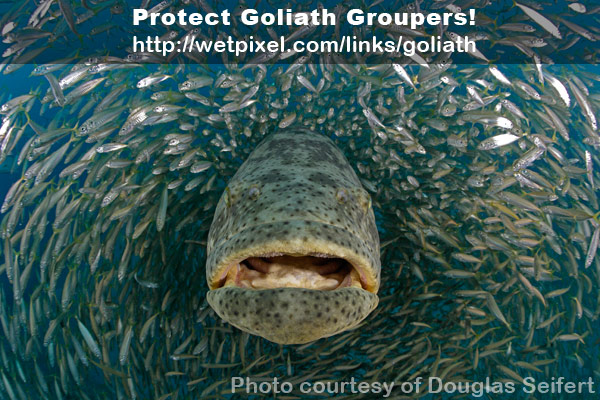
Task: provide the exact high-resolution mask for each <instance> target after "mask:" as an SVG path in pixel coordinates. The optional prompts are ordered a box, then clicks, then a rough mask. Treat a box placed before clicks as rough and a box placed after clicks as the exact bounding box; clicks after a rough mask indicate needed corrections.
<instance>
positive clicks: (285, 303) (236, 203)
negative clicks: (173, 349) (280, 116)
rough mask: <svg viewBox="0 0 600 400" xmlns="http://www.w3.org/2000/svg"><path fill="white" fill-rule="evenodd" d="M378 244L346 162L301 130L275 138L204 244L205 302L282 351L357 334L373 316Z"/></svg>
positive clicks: (233, 190) (232, 188)
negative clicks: (278, 345)
mask: <svg viewBox="0 0 600 400" xmlns="http://www.w3.org/2000/svg"><path fill="white" fill-rule="evenodd" d="M380 269H381V267H380V259H379V236H378V233H377V228H376V225H375V218H374V214H373V210H372V208H371V200H370V197H369V195H368V193H367V192H366V191H365V190H364V189H363V188H362V186H361V183H360V181H359V179H358V177H357V176H356V174H355V173H354V171H353V170H352V168H351V167H350V165H349V163H348V161H347V160H346V158H345V157H344V155H343V154H342V152H341V151H340V150H339V149H338V148H337V147H335V145H334V144H333V142H332V141H331V140H329V139H328V138H327V137H325V136H323V135H320V134H317V133H314V132H311V131H309V130H305V129H290V130H286V131H283V132H278V133H276V134H271V135H270V136H268V137H267V138H266V139H265V140H264V141H263V142H261V143H260V144H259V145H258V146H257V148H256V149H255V150H254V151H253V152H252V153H251V155H250V156H249V158H248V159H247V160H246V161H245V162H244V164H243V165H242V166H241V167H240V169H239V170H238V171H237V173H236V174H235V176H234V177H233V178H232V179H231V181H230V182H229V183H228V185H227V188H226V189H225V191H224V193H223V195H222V196H221V199H220V200H219V203H218V205H217V208H216V211H215V215H214V220H213V222H212V225H211V228H210V232H209V237H208V243H207V264H206V277H207V282H208V284H209V286H210V289H211V290H210V291H209V292H208V295H207V297H208V302H209V304H210V305H211V306H212V308H213V309H214V310H215V311H216V312H217V314H218V315H219V316H220V317H221V318H223V319H224V320H225V321H227V322H229V323H230V324H232V325H234V326H236V327H238V328H240V329H242V330H244V331H247V332H250V333H252V334H255V335H260V336H262V337H264V338H266V339H268V340H270V341H273V342H276V343H283V344H299V343H306V342H310V341H313V340H316V339H319V338H321V337H327V336H331V335H334V334H337V333H339V332H342V331H345V330H348V329H351V328H354V327H356V326H357V325H358V324H359V323H360V322H361V321H362V320H363V319H364V318H365V317H366V316H367V315H368V314H369V313H370V312H371V311H372V310H373V309H374V308H375V307H376V306H377V303H378V297H377V295H376V293H377V291H378V289H379V282H380Z"/></svg>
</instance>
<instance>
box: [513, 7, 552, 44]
mask: <svg viewBox="0 0 600 400" xmlns="http://www.w3.org/2000/svg"><path fill="white" fill-rule="evenodd" d="M515 5H516V6H517V7H519V8H520V9H521V10H523V12H524V13H525V14H527V16H529V18H531V19H532V20H534V21H535V22H537V23H538V24H540V26H541V27H542V28H544V29H545V30H546V31H548V32H549V33H550V34H551V35H552V36H554V37H556V38H557V39H562V35H561V34H560V31H559V30H558V28H557V27H556V25H554V24H553V23H552V22H551V21H550V20H549V19H548V18H546V17H544V16H543V15H542V14H540V13H539V12H537V11H535V10H534V9H532V8H529V7H527V6H524V5H522V4H519V3H515Z"/></svg>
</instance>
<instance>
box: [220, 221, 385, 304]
mask: <svg viewBox="0 0 600 400" xmlns="http://www.w3.org/2000/svg"><path fill="white" fill-rule="evenodd" d="M294 225H297V226H302V228H299V229H298V230H297V231H294ZM281 226H285V227H287V228H288V229H286V230H285V231H284V232H291V233H288V234H287V235H286V234H282V235H281V237H278V236H277V234H276V233H274V234H273V235H272V236H271V237H269V239H268V240H262V241H260V242H259V243H252V242H253V240H252V237H254V236H256V234H257V233H260V232H261V231H263V232H265V231H266V232H277V228H281ZM306 226H309V227H310V228H311V230H313V231H315V230H319V231H320V230H322V231H328V232H332V233H337V235H333V234H332V235H329V237H328V238H327V239H325V238H324V237H315V235H314V234H311V233H310V232H306V231H304V232H303V230H305V229H306ZM343 238H345V239H346V242H345V243H346V244H344V239H343ZM348 239H351V240H352V242H353V243H355V244H356V243H360V244H361V245H362V246H364V247H365V248H366V247H367V244H366V243H364V242H363V240H362V239H360V238H359V237H357V236H356V235H355V234H354V233H353V232H350V231H348V230H346V229H343V228H341V227H338V226H335V225H331V224H327V223H323V222H320V221H319V222H316V221H304V220H298V221H289V220H286V221H276V222H272V223H266V224H261V225H254V226H250V227H246V228H245V229H243V230H240V231H239V232H237V233H236V234H235V235H233V236H231V237H229V238H228V239H226V240H224V241H221V242H219V243H217V245H216V246H215V249H214V251H213V254H218V253H221V252H222V253H223V254H225V256H224V257H223V258H222V259H221V260H218V262H217V266H216V268H215V270H214V273H213V274H212V279H211V280H210V282H209V286H210V289H211V290H214V289H218V288H222V287H223V286H224V284H225V281H226V278H227V274H228V273H229V271H230V269H231V268H234V267H236V266H237V265H239V264H240V263H242V262H244V261H245V260H247V259H249V258H254V257H270V256H273V255H289V256H315V257H327V258H332V259H342V260H344V261H346V262H347V263H348V264H349V265H350V266H351V267H352V268H353V269H354V270H355V271H356V272H357V273H358V276H359V278H360V284H361V286H362V289H363V290H366V291H368V292H371V293H377V290H378V289H379V288H378V283H377V282H378V281H377V279H376V277H375V275H374V273H373V268H372V267H371V266H370V262H369V260H368V259H367V257H365V256H363V255H361V254H360V252H357V251H355V250H353V249H352V248H351V247H350V246H348V245H347V243H348ZM236 247H237V249H236ZM248 290H262V289H248Z"/></svg>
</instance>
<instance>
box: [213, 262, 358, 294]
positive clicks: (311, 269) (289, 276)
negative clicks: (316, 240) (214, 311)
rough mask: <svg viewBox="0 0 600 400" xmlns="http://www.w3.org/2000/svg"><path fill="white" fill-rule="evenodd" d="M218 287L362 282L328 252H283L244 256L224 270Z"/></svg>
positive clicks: (330, 285)
mask: <svg viewBox="0 0 600 400" xmlns="http://www.w3.org/2000/svg"><path fill="white" fill-rule="evenodd" d="M217 286H218V287H225V286H237V287H241V288H247V289H258V290H260V289H275V288H304V289H314V290H335V289H341V288H344V287H356V288H362V289H365V290H366V282H364V280H363V281H361V278H360V273H359V272H358V270H357V269H356V268H354V267H353V266H352V264H350V263H349V262H348V261H346V260H344V259H343V258H338V257H335V256H332V255H328V254H314V255H289V254H283V253H271V254H263V255H259V256H255V257H248V258H246V259H244V260H242V261H240V262H238V263H235V264H234V265H231V266H230V267H229V268H228V269H227V270H226V275H225V277H224V278H223V279H222V280H221V282H220V283H219V284H218V285H217Z"/></svg>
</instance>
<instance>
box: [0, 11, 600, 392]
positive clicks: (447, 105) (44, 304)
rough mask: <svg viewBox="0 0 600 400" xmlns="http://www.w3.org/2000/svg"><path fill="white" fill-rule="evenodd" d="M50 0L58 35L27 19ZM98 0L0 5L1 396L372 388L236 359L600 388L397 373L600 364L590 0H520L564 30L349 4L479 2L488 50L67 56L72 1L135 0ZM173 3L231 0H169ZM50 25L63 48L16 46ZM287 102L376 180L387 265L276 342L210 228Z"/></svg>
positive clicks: (594, 29)
mask: <svg viewBox="0 0 600 400" xmlns="http://www.w3.org/2000/svg"><path fill="white" fill-rule="evenodd" d="M44 3H49V4H48V7H49V11H48V13H49V15H51V16H52V17H51V18H49V22H48V25H47V26H46V27H48V26H49V27H51V28H52V29H49V31H52V35H51V36H50V35H46V34H41V33H40V31H44V29H45V28H36V29H31V28H27V27H26V25H27V22H28V20H29V19H30V18H31V14H32V12H33V11H34V10H36V9H38V7H39V6H40V5H41V4H44ZM83 3H86V2H81V4H80V3H79V2H70V1H66V0H61V1H53V0H46V2H27V1H23V2H17V1H16V2H7V3H3V4H2V6H3V7H6V10H5V12H4V13H3V14H2V24H1V25H2V27H3V32H2V36H3V38H4V40H5V43H6V45H7V48H8V47H9V46H14V45H15V44H19V43H20V44H23V46H22V49H17V50H15V51H16V53H13V52H12V51H11V52H8V53H6V52H5V53H4V55H3V60H4V64H2V66H0V68H1V69H2V72H3V73H2V75H0V87H1V89H2V90H1V92H0V104H2V105H1V106H0V114H1V116H2V122H1V124H0V161H2V164H1V168H2V172H1V175H0V199H1V201H2V202H3V203H2V206H1V210H0V211H1V213H2V215H1V218H2V220H1V222H0V233H1V241H2V244H1V245H0V263H1V265H0V282H1V286H0V289H1V291H0V398H2V399H11V400H13V399H38V398H40V399H41V398H48V399H115V398H116V399H126V398H138V399H163V400H166V399H213V398H215V399H216V398H223V399H237V398H250V399H255V398H269V399H271V398H278V399H303V398H328V397H335V398H340V399H342V398H343V399H374V398H382V396H381V395H376V394H373V393H366V394H360V393H354V394H352V393H344V394H339V393H338V394H333V393H329V394H328V393H324V394H316V393H312V394H303V393H300V392H299V391H298V390H294V391H293V392H292V393H289V394H278V395H275V394H272V393H263V394H261V393H256V394H251V395H247V394H240V393H235V394H232V393H231V387H230V385H231V377H232V376H241V377H252V378H253V379H255V380H256V381H260V379H265V380H267V381H270V380H272V379H273V377H277V378H278V379H279V380H280V381H282V380H285V381H288V382H292V383H294V384H295V388H297V387H298V384H299V383H300V382H303V381H311V382H317V381H321V382H326V381H332V382H342V381H349V380H350V379H351V378H353V377H354V378H355V379H356V380H358V381H364V382H375V381H377V382H392V381H395V382H397V387H396V388H395V389H394V390H393V391H392V395H391V396H390V397H389V398H393V399H403V398H428V399H434V398H435V399H437V398H452V399H454V398H461V397H462V398H471V397H477V398H488V399H501V398H531V399H533V398H537V399H540V398H542V397H547V398H552V399H554V398H556V399H561V398H584V399H587V398H594V397H592V396H594V395H592V394H588V395H587V396H586V395H585V394H583V395H577V394H564V393H563V394H552V395H547V394H546V395H544V394H539V393H537V394H533V395H527V394H524V393H523V392H522V391H521V390H520V389H518V390H517V391H516V392H515V393H514V394H500V393H492V392H490V393H482V394H481V396H473V394H472V393H471V394H461V393H446V394H429V393H426V392H421V393H403V392H402V391H401V390H400V387H399V386H400V383H401V382H405V381H414V380H415V378H416V377H423V378H424V379H427V378H428V377H431V376H437V377H440V378H442V379H443V380H444V381H447V382H467V381H478V382H481V381H485V380H486V378H490V379H491V380H492V381H496V382H520V381H522V379H523V378H524V377H534V378H535V379H536V380H537V381H544V380H545V381H550V380H551V378H552V377H559V376H563V377H565V379H567V380H571V381H585V380H587V379H588V378H589V377H592V378H593V379H594V380H595V381H596V382H598V381H599V380H600V358H599V356H600V354H599V353H598V345H599V344H600V329H599V328H600V324H599V321H598V317H599V316H600V291H599V284H600V257H598V256H597V254H596V253H597V247H598V241H599V237H600V225H599V219H598V218H599V213H600V209H599V207H598V197H597V193H598V186H600V175H599V173H598V171H599V169H600V157H599V152H598V147H599V146H600V136H599V135H598V127H597V120H596V118H597V115H598V109H599V107H600V91H599V90H598V87H599V85H600V68H598V65H596V64H595V63H594V62H595V54H596V52H597V49H596V46H595V42H596V40H597V37H599V36H598V35H599V34H600V29H599V27H598V16H597V10H596V8H597V5H596V4H595V2H593V1H587V2H586V1H581V2H577V3H575V2H549V3H548V4H544V3H539V2H531V3H529V2H528V3H523V4H527V5H528V6H529V7H532V8H535V9H537V10H538V11H539V12H540V13H542V14H544V15H545V16H546V17H548V18H549V20H550V21H551V22H552V23H553V24H556V25H557V26H558V27H559V29H560V32H561V33H562V37H561V38H560V39H558V38H556V37H553V36H552V34H551V33H550V32H549V31H547V30H546V29H544V28H543V26H542V25H541V24H540V22H542V24H543V21H541V20H539V19H536V18H533V17H530V16H528V15H527V14H526V13H524V12H522V11H521V10H520V9H519V7H518V6H516V5H515V4H513V2H512V1H510V2H494V3H491V2H485V1H462V2H461V1H454V2H452V1H444V2H434V1H430V2H417V3H410V2H393V4H392V2H387V1H385V2H373V3H374V4H375V3H376V4H375V5H372V4H371V5H369V4H364V3H362V2H348V5H347V7H356V8H361V7H363V8H369V7H371V6H372V7H373V9H377V10H381V9H385V10H388V11H389V10H396V9H408V10H412V9H413V7H420V8H421V9H425V8H427V7H430V8H431V9H432V10H438V9H440V8H448V7H452V6H453V5H455V6H460V7H462V9H467V8H470V7H474V8H477V9H478V10H479V11H478V12H481V15H482V17H481V21H482V24H480V25H479V26H478V27H477V32H478V33H480V34H481V42H482V47H481V49H482V50H481V51H482V52H483V53H484V54H486V58H488V61H489V63H488V61H485V62H483V63H482V60H481V59H472V60H471V59H460V60H458V61H457V60H456V59H454V58H453V56H452V55H448V54H444V55H429V56H427V57H425V58H426V60H427V65H419V64H418V63H415V62H414V60H412V59H410V58H404V59H402V60H400V61H398V60H395V61H394V62H395V63H397V65H400V68H397V67H394V66H392V65H391V62H381V63H369V62H362V60H357V59H354V58H352V57H351V56H349V55H345V56H344V57H345V58H343V59H342V61H344V62H340V59H336V60H335V62H320V61H321V59H320V58H319V57H318V56H316V55H313V56H311V57H308V58H305V59H300V60H298V59H291V60H287V61H280V62H270V63H264V64H258V63H248V64H244V63H234V62H230V63H229V62H228V63H225V62H223V63H217V62H214V61H213V60H204V61H205V62H204V63H199V62H197V60H185V61H181V62H178V61H177V60H178V59H174V60H169V62H161V61H164V60H158V61H159V62H157V63H144V62H135V61H136V60H133V62H131V59H129V60H123V62H116V61H115V59H110V60H104V61H105V62H103V59H102V58H90V55H89V54H87V53H86V49H85V48H82V49H81V51H79V52H78V51H76V49H74V47H75V46H73V47H72V48H71V51H70V52H69V53H68V55H67V53H64V50H63V49H62V48H61V47H60V46H61V45H62V46H66V45H68V44H69V43H71V44H72V43H77V40H78V39H77V38H78V36H77V35H76V34H75V32H72V29H71V22H72V21H69V20H70V18H69V17H68V15H70V14H71V13H73V14H74V15H83V14H84V13H86V12H87V11H86V9H87V8H88V7H86V6H89V7H90V8H94V7H99V8H98V9H97V10H96V9H95V10H94V12H93V15H94V18H92V19H91V20H88V21H87V22H81V24H82V25H79V23H78V25H77V26H79V29H77V31H78V32H77V34H78V35H82V34H83V35H84V37H94V38H95V39H94V40H95V41H98V42H100V43H109V42H110V43H112V42H115V43H119V42H121V41H122V40H121V39H122V37H128V36H127V35H128V34H129V32H127V31H126V30H127V28H126V25H127V24H129V15H130V11H129V9H130V8H132V7H134V6H135V7H139V6H140V4H139V3H144V2H139V1H136V2H120V1H106V2H97V3H95V2H92V1H88V2H87V4H85V5H84V4H83ZM152 3H153V4H152V5H149V6H153V5H154V3H157V4H158V3H159V2H152ZM239 4H243V3H239ZM239 4H232V5H229V6H230V7H231V8H233V7H236V6H238V5H239ZM337 4H338V3H335V2H331V4H329V3H328V4H325V6H328V7H331V8H332V9H333V8H334V7H335V5H337ZM339 4H342V3H339ZM573 4H578V5H580V6H581V7H583V8H581V7H579V6H573ZM182 6H185V7H198V8H199V9H203V10H204V9H206V8H207V7H210V8H222V7H225V6H227V5H223V4H219V5H217V4H213V3H211V2H208V3H207V2H204V1H198V2H174V1H171V2H168V4H167V5H166V7H170V8H171V9H172V10H174V9H176V8H177V7H182ZM272 6H273V5H269V4H268V3H261V5H260V7H272ZM289 6H290V7H292V8H294V9H308V10H310V9H312V8H314V7H315V5H313V4H311V3H306V4H301V3H296V4H292V3H290V5H289ZM278 7H279V5H278ZM69 10H70V11H69ZM500 11H502V12H504V13H505V14H498V13H499V12H500ZM484 17H485V18H484ZM120 18H122V20H120ZM11 21H17V22H18V23H15V24H14V26H13V27H11V28H10V29H8V28H6V27H7V26H8V24H10V22H11ZM123 21H124V22H123ZM565 21H566V22H565ZM85 23H87V24H90V25H89V26H88V28H87V30H86V29H84V28H83V26H84V25H83V24H85ZM503 24H513V25H508V26H506V25H503ZM525 25H527V26H529V28H527V27H526V26H525ZM502 26H504V29H501V27H502ZM97 27H101V28H97ZM119 27H120V28H119ZM93 29H96V30H95V31H94V32H91V30H93ZM11 33H12V34H13V35H15V36H9V35H10V34H11ZM213 33H216V32H214V31H213V30H211V31H210V32H208V33H206V34H207V35H210V34H213ZM355 33H356V32H355ZM363 33H364V34H365V35H366V34H368V33H372V32H363ZM392 33H393V32H392ZM392 33H391V32H388V34H392ZM242 34H243V33H242ZM254 34H255V35H259V34H260V32H255V33H254ZM316 34H320V32H317V33H316ZM359 34H360V33H359ZM403 34H407V35H409V36H410V33H406V32H404V33H403ZM413 34H414V33H413ZM483 34H485V35H487V36H485V37H484V35H483ZM19 35H23V36H19ZM28 35H29V36H28ZM31 35H33V37H34V39H32V36H31ZM99 35H100V36H99ZM101 35H105V36H101ZM7 37H8V38H7ZM49 37H51V38H52V41H51V42H50V39H49ZM98 38H100V39H98ZM535 39H543V41H545V43H546V44H545V45H543V46H542V45H541V44H540V43H539V41H535ZM46 43H53V44H52V45H51V46H49V47H48V50H50V53H52V52H55V54H54V53H52V54H54V55H52V54H49V55H46V52H45V51H44V52H42V53H37V55H36V54H33V55H31V54H30V55H29V56H27V57H26V58H25V60H23V58H21V59H19V57H23V55H24V54H27V52H28V51H38V50H39V48H44V47H45V46H46ZM61 43H62V44H61ZM109 45H110V44H109ZM538 45H539V46H540V47H536V46H538ZM93 47H94V46H92V45H90V46H89V49H92V48H93ZM23 49H25V50H24V51H22V50H23ZM120 49H121V48H120V47H119V46H115V49H114V50H115V51H119V50H120ZM538 49H539V53H538V52H536V51H538ZM531 52H533V53H531ZM7 54H8V55H7ZM40 54H42V55H43V57H42V56H40ZM530 56H531V57H530ZM28 57H31V58H29V59H27V58H28ZM38 57H42V58H38ZM457 57H459V56H457ZM460 57H466V56H464V55H463V56H460ZM523 57H525V58H526V59H527V60H526V61H522V59H523ZM57 60H62V61H60V62H56V61H57ZM519 60H521V61H519ZM200 61H202V60H200ZM294 125H300V126H306V127H309V128H311V129H313V130H315V131H317V132H320V133H322V134H323V135H326V136H328V137H330V138H331V139H333V140H334V142H335V143H336V145H337V146H338V147H339V148H340V149H341V150H342V152H343V153H344V154H345V155H346V157H347V158H348V160H349V162H350V165H351V166H352V167H353V168H354V170H355V172H356V173H357V174H358V176H359V177H360V179H361V181H362V183H363V185H364V187H365V189H367V191H368V192H369V193H370V195H371V198H372V204H373V207H374V210H375V216H376V221H377V226H378V230H379V234H380V240H381V245H382V250H381V261H382V284H381V290H380V292H379V297H380V304H379V306H378V307H377V309H376V310H375V311H374V312H373V313H372V314H371V315H369V317H367V319H366V320H365V321H363V323H361V325H360V326H359V327H358V328H357V329H355V330H352V331H349V332H345V333H342V334H339V335H336V336H333V337H330V338H326V339H321V340H318V341H316V342H313V343H309V344H306V345H299V346H281V345H277V344H274V343H271V342H269V341H266V340H265V339H262V338H260V337H256V336H253V335H249V334H247V333H244V332H241V331H240V330H238V329H236V328H234V327H232V326H230V325H229V324H227V323H225V322H223V321H221V320H220V319H219V318H218V316H217V315H216V314H215V313H214V312H213V311H212V309H211V308H210V307H209V306H208V304H207V302H206V299H205V297H206V291H207V285H206V279H205V271H204V265H205V260H206V259H205V255H206V254H205V245H206V237H207V234H208V229H209V227H210V223H211V221H212V217H213V213H214V208H215V206H216V203H217V201H218V200H219V197H220V196H221V194H222V192H223V190H224V189H225V187H226V185H227V182H228V180H229V179H230V178H231V177H232V176H233V174H234V173H235V171H236V170H237V168H238V167H239V166H240V165H241V164H242V162H243V161H244V160H245V159H246V158H247V156H248V155H249V154H250V152H251V151H252V150H253V149H254V148H255V147H256V145H257V144H258V143H259V142H260V141H261V140H262V138H264V136H265V135H267V134H270V133H276V132H277V131H279V130H282V129H285V128H286V127H287V126H294ZM516 387H517V388H520V386H519V385H517V386H516ZM596 389H598V387H597V385H596Z"/></svg>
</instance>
